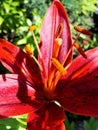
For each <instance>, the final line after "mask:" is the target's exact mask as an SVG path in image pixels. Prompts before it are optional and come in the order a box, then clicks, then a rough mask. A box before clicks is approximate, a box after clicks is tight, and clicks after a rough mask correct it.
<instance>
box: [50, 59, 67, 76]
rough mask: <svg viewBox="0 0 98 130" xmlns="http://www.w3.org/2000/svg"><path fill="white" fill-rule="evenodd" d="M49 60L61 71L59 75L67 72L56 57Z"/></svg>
mask: <svg viewBox="0 0 98 130" xmlns="http://www.w3.org/2000/svg"><path fill="white" fill-rule="evenodd" d="M51 62H52V63H53V65H54V66H55V68H56V69H57V70H58V71H59V72H60V73H61V75H64V74H66V73H67V70H66V69H65V68H64V67H63V66H62V65H61V63H60V62H59V61H58V60H57V59H55V58H52V59H51Z"/></svg>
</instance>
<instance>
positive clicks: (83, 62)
mask: <svg viewBox="0 0 98 130" xmlns="http://www.w3.org/2000/svg"><path fill="white" fill-rule="evenodd" d="M86 56H87V59H85V58H83V57H82V56H79V57H77V58H76V59H75V60H74V61H73V62H72V64H71V65H70V67H69V69H68V70H67V71H68V73H67V74H66V75H65V79H67V80H68V79H69V80H74V79H79V78H82V77H96V76H98V47H97V48H95V49H91V50H89V51H87V52H86ZM69 80H68V82H69Z"/></svg>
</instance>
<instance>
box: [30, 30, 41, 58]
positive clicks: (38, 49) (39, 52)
mask: <svg viewBox="0 0 98 130" xmlns="http://www.w3.org/2000/svg"><path fill="white" fill-rule="evenodd" d="M32 35H33V39H34V43H35V45H36V48H37V51H38V54H39V57H40V59H42V54H41V51H40V48H39V46H38V43H37V40H36V37H35V34H34V32H33V31H32Z"/></svg>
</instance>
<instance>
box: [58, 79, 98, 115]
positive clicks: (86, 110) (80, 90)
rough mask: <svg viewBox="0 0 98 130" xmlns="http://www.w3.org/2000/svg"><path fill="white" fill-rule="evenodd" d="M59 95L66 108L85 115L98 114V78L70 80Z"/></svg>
mask: <svg viewBox="0 0 98 130" xmlns="http://www.w3.org/2000/svg"><path fill="white" fill-rule="evenodd" d="M58 96H59V100H58V101H59V102H60V104H61V105H62V106H63V107H64V108H65V110H67V111H69V112H72V113H75V114H80V115H85V116H98V78H82V79H78V80H73V81H70V82H69V84H67V85H66V86H65V88H64V89H63V90H62V92H61V93H60V94H59V95H58Z"/></svg>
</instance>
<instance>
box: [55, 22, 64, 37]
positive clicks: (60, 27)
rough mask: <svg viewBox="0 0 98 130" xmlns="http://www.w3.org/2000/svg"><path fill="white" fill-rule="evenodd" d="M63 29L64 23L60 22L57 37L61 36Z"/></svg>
mask: <svg viewBox="0 0 98 130" xmlns="http://www.w3.org/2000/svg"><path fill="white" fill-rule="evenodd" d="M62 30H63V24H62V23H60V24H59V25H58V27H57V32H56V38H60V37H61V34H62Z"/></svg>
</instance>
